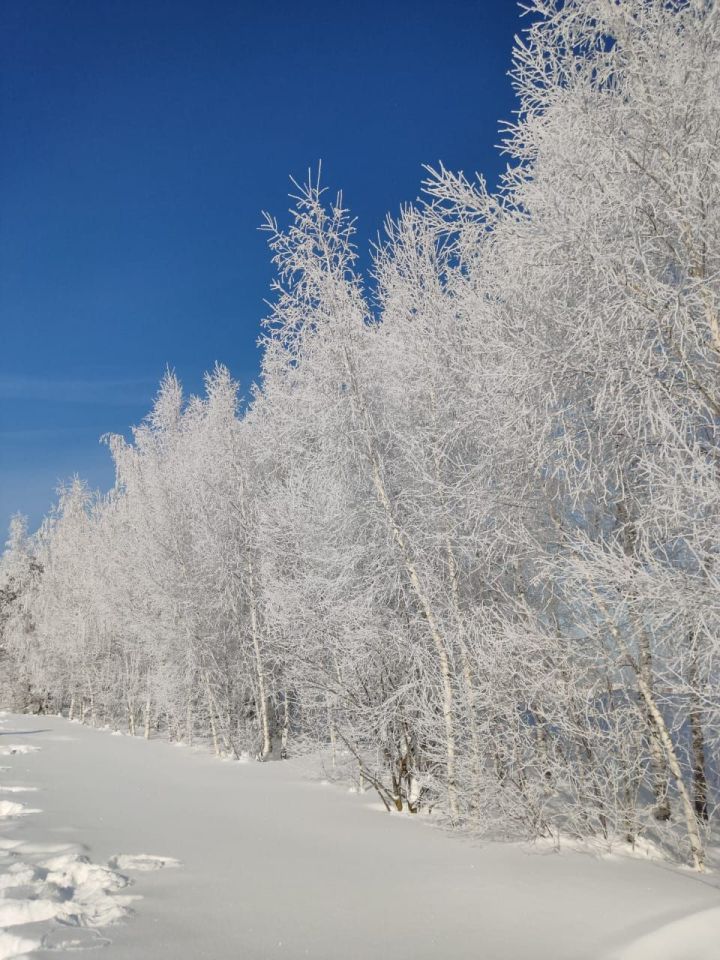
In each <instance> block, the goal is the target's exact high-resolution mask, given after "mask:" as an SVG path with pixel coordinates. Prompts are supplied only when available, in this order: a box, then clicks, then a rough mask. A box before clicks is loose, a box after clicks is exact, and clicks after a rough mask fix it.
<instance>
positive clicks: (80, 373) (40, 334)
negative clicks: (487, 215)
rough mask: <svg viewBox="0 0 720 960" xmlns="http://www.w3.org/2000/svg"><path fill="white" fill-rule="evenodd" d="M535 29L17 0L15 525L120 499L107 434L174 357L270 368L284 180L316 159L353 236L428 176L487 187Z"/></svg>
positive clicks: (111, 1) (6, 31) (394, 11)
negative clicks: (263, 224) (78, 481)
mask: <svg viewBox="0 0 720 960" xmlns="http://www.w3.org/2000/svg"><path fill="white" fill-rule="evenodd" d="M521 27H522V23H521V20H520V17H519V11H518V9H517V7H516V6H515V3H514V2H513V0H475V2H471V0H445V2H444V3H442V4H440V3H437V2H432V3H431V2H426V0H412V2H404V0H403V2H398V0H384V2H376V0H354V2H351V3H348V2H344V0H334V2H332V0H305V2H302V3H301V2H293V3H290V2H280V0H258V2H252V3H250V2H241V0H234V2H224V0H2V2H0V79H1V88H0V137H1V141H0V142H2V150H1V151H0V325H1V329H2V345H1V347H0V524H2V525H4V524H5V523H6V521H7V519H8V518H9V516H10V514H11V513H13V512H14V511H16V510H21V511H23V512H25V513H27V514H29V516H30V519H31V523H32V524H33V525H35V524H37V523H38V522H39V520H40V519H41V517H42V515H43V513H44V512H45V511H46V510H47V508H48V506H49V505H50V503H51V501H52V499H53V491H54V488H55V487H56V486H57V483H58V481H59V480H61V479H63V478H66V477H68V476H70V475H71V474H72V473H74V472H78V473H79V474H80V475H81V476H84V477H85V478H87V479H88V480H89V481H90V483H91V484H92V485H97V486H101V487H103V488H107V487H108V486H110V485H111V483H112V467H111V463H110V458H109V454H108V451H107V450H106V449H105V448H104V447H101V446H100V445H99V444H98V438H99V436H100V435H101V434H102V433H105V432H107V431H113V432H126V431H127V429H128V427H129V426H130V425H131V424H134V423H138V422H139V421H140V420H141V419H142V417H143V416H144V415H145V413H146V412H147V409H148V405H149V404H150V402H151V400H152V397H153V394H154V392H155V388H156V384H157V381H158V380H159V378H160V377H161V376H162V374H163V371H164V369H165V368H166V367H167V366H168V365H169V366H171V367H173V368H175V370H176V371H177V372H178V374H179V375H180V377H181V379H182V380H183V382H184V383H185V384H186V386H187V387H188V388H189V389H190V390H191V391H195V392H196V391H198V390H199V389H200V386H201V377H202V373H203V371H204V370H205V369H207V368H209V367H211V366H212V365H213V363H214V362H215V361H216V360H219V361H221V362H223V363H226V364H227V365H228V366H229V367H230V369H231V370H232V372H233V373H234V375H235V376H236V377H239V378H240V379H241V381H242V383H243V384H244V385H246V384H248V383H249V382H250V381H251V380H252V379H253V378H254V377H255V376H256V374H257V368H258V352H257V348H256V346H255V342H256V339H257V335H258V331H259V327H258V324H259V321H260V319H261V317H262V316H263V315H264V306H263V298H264V297H265V296H267V292H268V286H269V283H270V279H271V269H270V264H269V257H268V253H267V249H266V246H265V241H264V238H263V235H262V234H261V233H259V232H258V231H257V229H256V228H257V226H258V224H259V222H260V211H261V210H263V209H267V210H270V211H272V212H274V213H277V214H279V215H282V214H283V213H284V212H285V211H286V210H287V207H288V201H287V197H286V195H287V192H288V188H289V183H288V175H290V174H293V175H295V176H296V177H303V176H304V174H305V171H306V170H307V168H308V166H310V165H313V166H314V165H315V164H316V163H317V161H318V159H322V162H323V172H324V179H325V182H326V184H327V185H328V186H330V187H331V188H332V189H333V190H335V189H337V188H342V189H343V191H344V197H345V201H346V204H347V205H348V206H349V207H350V208H351V209H352V211H353V212H354V213H355V214H356V215H357V216H358V217H359V224H358V226H359V235H360V242H361V243H366V242H367V241H368V239H369V238H371V237H374V236H375V235H376V233H377V230H378V229H379V228H380V226H381V224H382V220H383V217H384V215H385V213H386V212H387V211H396V210H397V209H398V206H399V205H400V203H402V202H403V201H407V200H412V199H414V198H415V197H416V196H417V195H418V192H419V185H420V180H421V178H422V169H421V164H423V163H432V162H436V161H438V160H442V161H443V162H444V163H445V164H446V165H447V166H449V167H451V168H454V169H464V170H465V171H466V172H472V171H475V170H480V171H482V172H484V173H485V174H486V175H487V176H488V178H489V179H490V180H494V179H495V178H496V176H497V174H498V172H499V171H500V170H501V168H502V167H503V166H504V162H503V161H502V158H501V157H500V156H499V155H498V153H497V151H496V150H495V148H494V144H496V143H497V142H498V139H499V138H498V122H499V121H500V120H501V119H504V118H508V117H509V116H510V114H511V111H512V110H513V109H514V101H513V96H512V91H511V88H510V83H509V80H508V78H507V75H506V74H507V70H508V68H509V65H510V50H511V45H512V39H513V34H514V33H516V32H517V31H518V30H519V29H521Z"/></svg>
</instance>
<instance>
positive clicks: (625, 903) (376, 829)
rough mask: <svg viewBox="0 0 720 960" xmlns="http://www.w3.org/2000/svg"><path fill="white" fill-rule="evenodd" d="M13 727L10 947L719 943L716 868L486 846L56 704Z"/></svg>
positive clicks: (315, 953)
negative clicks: (64, 713)
mask: <svg viewBox="0 0 720 960" xmlns="http://www.w3.org/2000/svg"><path fill="white" fill-rule="evenodd" d="M0 731H1V732H0V752H2V753H3V754H4V756H3V757H2V764H3V769H2V770H0V797H2V799H1V800H0V802H1V803H2V804H4V805H5V806H4V809H5V810H6V815H5V816H4V817H2V819H0V837H1V838H2V842H1V843H0V924H2V923H3V922H5V923H8V926H7V927H6V931H5V934H4V940H3V939H2V937H1V936H0V960H3V958H9V957H15V956H18V955H19V953H21V952H22V950H28V949H30V947H31V946H32V943H33V942H35V943H37V942H40V941H42V940H43V938H45V945H46V947H49V948H53V949H59V948H62V947H63V945H64V946H65V947H66V948H67V946H68V945H69V944H70V943H71V942H73V941H74V942H75V946H76V947H78V948H79V947H83V948H85V953H84V954H83V955H84V956H87V957H93V956H98V957H100V956H105V957H107V960H204V958H207V960H231V958H232V960H235V958H242V960H260V958H267V957H275V956H277V957H286V958H301V957H305V956H307V957H314V958H327V960H330V958H332V960H338V958H343V960H345V958H358V960H360V958H363V960H366V958H368V957H373V956H386V955H387V956H392V957H393V958H394V960H403V958H408V960H409V958H413V960H440V958H445V957H447V958H453V960H462V958H471V957H472V958H478V960H501V958H502V960H515V958H517V960H591V958H602V960H606V958H607V960H609V958H613V960H615V958H617V960H645V958H652V960H713V958H714V957H720V950H718V952H717V953H715V954H713V953H712V952H710V953H708V952H707V949H708V947H707V944H708V930H710V933H711V934H712V931H713V929H714V928H715V927H718V928H719V932H720V922H719V917H718V912H717V907H718V904H719V903H720V893H719V892H718V889H717V888H716V887H715V886H714V885H713V883H712V879H711V878H710V882H707V881H705V880H700V879H698V878H696V877H695V876H693V875H691V874H689V873H683V872H679V871H675V870H673V869H670V868H667V867H661V866H658V865H654V864H652V863H645V862H639V861H635V860H623V859H620V858H616V859H614V860H612V861H603V860H598V859H595V858H592V857H590V856H587V855H582V854H579V853H571V852H568V853H563V854H562V855H557V854H553V853H548V852H545V853H540V852H529V851H526V850H523V849H521V848H519V847H517V846H513V845H502V844H479V843H472V842H469V841H468V840H466V839H462V838H459V837H456V836H448V835H446V834H444V833H443V832H441V831H440V830H435V829H432V828H431V827H430V826H429V825H428V824H427V823H423V822H417V821H414V820H412V819H410V818H407V817H396V816H388V815H386V814H381V813H379V812H378V810H377V809H376V807H377V805H376V804H375V803H374V801H373V799H372V797H371V795H367V796H366V797H358V796H357V795H354V794H349V793H345V792H344V791H342V790H340V789H339V788H336V787H330V786H327V785H323V784H322V783H320V782H318V781H312V780H308V779H306V775H305V773H304V769H305V768H304V766H303V765H301V764H296V763H295V762H293V761H288V762H287V763H272V764H264V765H260V764H255V763H244V764H243V763H229V762H225V763H223V762H219V761H217V760H214V759H213V758H211V757H210V756H208V755H206V754H205V753H204V752H203V751H201V750H198V751H195V750H190V749H188V748H183V747H178V746H173V745H170V744H167V743H163V742H152V741H151V742H145V741H143V740H141V739H133V738H129V737H113V736H110V735H109V734H108V733H107V732H103V731H96V730H91V729H88V728H85V727H82V726H80V725H79V724H70V723H68V722H67V721H64V720H61V719H58V718H52V717H40V718H29V717H13V716H6V717H5V718H4V726H2V727H1V728H0ZM25 748H33V749H31V750H27V749H25ZM10 788H37V789H36V790H35V791H34V792H29V791H23V790H18V789H15V790H11V789H10ZM5 798H7V799H5ZM8 804H10V805H11V806H8ZM14 804H17V805H22V808H21V809H16V808H15V807H13V806H12V805H14ZM29 808H32V810H33V812H32V813H31V812H29ZM0 816H1V814H0ZM178 861H179V863H178ZM20 864H22V865H23V866H22V867H20V866H19V865H20ZM167 867H175V869H166V868H167ZM23 870H24V871H25V873H22V871H23ZM28 871H30V873H28ZM13 873H14V874H15V876H13ZM129 881H132V883H131V884H130V883H129ZM63 898H64V899H63ZM129 898H136V899H132V900H131V899H129ZM3 911H4V912H3ZM693 915H694V916H693ZM3 917H4V918H5V919H4V920H3ZM23 919H24V920H25V921H28V922H25V923H20V922H19V921H21V920H23ZM33 920H36V922H29V921H33ZM118 920H121V921H122V922H114V923H111V924H110V925H108V923H107V921H118ZM78 923H79V924H80V926H77V925H76V924H78ZM661 928H662V932H658V931H661ZM653 937H654V938H655V939H653ZM717 939H718V938H716V940H717ZM108 941H110V948H109V949H108V950H101V949H100V948H101V947H102V946H103V945H104V944H106V943H107V942H108ZM23 942H25V944H26V945H25V946H23ZM703 942H704V943H705V946H704V947H703ZM709 942H710V948H709V949H712V936H711V937H710V941H709ZM678 944H679V945H680V946H679V947H678ZM666 947H667V949H666ZM703 949H704V950H705V951H706V952H704V953H703V952H701V950H703ZM678 950H679V952H678ZM683 950H685V952H682V951H683ZM673 951H674V952H673ZM41 955H44V954H40V953H38V954H37V956H41ZM33 956H35V954H33Z"/></svg>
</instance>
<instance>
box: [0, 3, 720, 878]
mask: <svg viewBox="0 0 720 960" xmlns="http://www.w3.org/2000/svg"><path fill="white" fill-rule="evenodd" d="M532 7H533V11H532V15H531V18H530V23H531V25H530V27H529V29H528V31H527V32H526V33H525V35H524V38H523V39H522V40H518V41H517V42H516V47H515V51H514V69H513V73H512V76H513V81H514V84H515V87H516V90H517V94H518V97H519V113H518V115H517V118H516V121H515V122H514V123H513V124H511V125H509V126H508V128H507V130H506V133H505V141H504V149H505V150H506V152H507V154H508V156H509V158H510V163H509V166H508V171H507V173H506V175H505V177H504V179H503V181H502V183H501V187H500V189H499V190H498V191H497V192H496V193H494V194H493V193H490V192H488V190H487V189H486V187H485V184H484V182H483V181H482V180H480V179H477V180H472V181H471V180H468V179H467V178H466V177H464V176H463V175H462V174H453V173H451V172H449V171H447V170H446V169H444V168H442V167H441V168H440V169H438V170H435V171H428V179H427V181H426V183H425V184H424V188H425V193H426V202H424V203H422V204H418V205H416V206H413V207H408V208H406V209H404V210H403V211H402V212H401V214H400V216H399V217H398V218H397V219H396V220H394V221H392V222H388V225H387V231H386V239H385V241H384V242H383V243H382V244H380V245H379V246H378V248H377V249H376V250H375V254H374V266H373V282H372V287H371V290H372V292H371V293H368V292H367V291H366V289H365V288H364V287H363V284H362V282H361V279H360V277H359V276H358V274H357V272H356V267H355V264H356V253H355V250H354V247H353V242H352V237H353V225H352V221H351V220H349V219H348V215H347V213H346V211H345V210H344V209H343V208H342V204H341V202H340V201H339V200H338V201H337V202H336V203H335V204H332V203H326V201H325V196H324V194H323V193H322V191H321V190H320V189H319V186H318V185H317V184H315V183H313V182H309V183H308V184H307V185H306V186H304V187H302V188H298V196H297V198H296V205H295V208H294V210H293V212H292V218H291V221H290V224H289V226H288V227H287V228H282V227H280V226H278V225H277V223H276V222H275V221H274V220H273V219H272V218H268V220H267V222H266V224H265V227H266V229H267V231H268V236H269V242H270V247H271V250H272V253H273V257H274V263H275V266H276V268H277V278H278V279H277V283H276V290H275V298H274V306H273V308H272V313H271V316H270V317H269V318H268V320H267V321H266V323H265V328H264V330H265V332H264V336H263V339H262V345H263V361H262V377H261V384H260V386H259V388H257V389H256V390H255V391H254V393H253V396H252V398H251V399H250V402H249V403H248V404H246V405H245V406H244V407H243V408H242V411H240V409H239V406H238V396H237V385H236V384H235V383H234V382H233V381H232V379H231V378H230V376H229V374H228V373H227V371H226V370H224V369H223V368H217V369H216V370H215V371H213V372H212V373H211V374H209V375H208V377H207V381H206V393H205V396H204V397H202V398H197V397H192V398H190V399H189V400H185V399H184V398H183V395H182V392H181V389H180V386H179V384H178V383H177V381H176V380H175V378H174V377H173V376H168V377H166V379H165V380H164V381H163V383H162V386H161V389H160V392H159V395H158V398H157V400H156V402H155V405H154V407H153V410H152V412H151V413H150V415H149V416H148V418H147V420H146V421H145V422H144V423H143V424H142V425H141V426H140V427H139V428H137V429H135V430H134V431H133V439H132V442H130V443H128V442H126V441H125V440H123V439H122V438H118V437H111V438H109V446H110V449H111V452H112V456H113V457H114V460H115V464H116V470H117V482H116V485H115V488H114V489H113V490H112V491H111V492H110V493H109V494H108V495H106V496H98V495H91V494H90V493H89V492H88V491H87V490H86V488H85V487H84V486H83V485H82V484H81V483H80V482H78V481H75V482H73V483H72V484H71V485H69V486H68V487H67V488H66V489H64V490H63V491H62V492H61V495H60V499H59V503H58V505H57V507H56V509H55V510H54V511H53V512H52V513H51V515H50V516H49V518H48V519H47V520H46V522H45V523H44V524H43V526H42V527H41V529H40V530H39V531H38V533H37V534H35V535H34V536H33V537H28V536H27V533H26V532H25V531H24V529H23V527H22V523H21V522H20V521H15V523H14V525H13V529H12V532H11V539H10V543H9V546H8V550H7V552H6V554H5V558H4V561H3V579H2V584H1V589H2V594H1V596H0V600H1V601H2V612H1V614H0V615H1V616H2V626H3V648H4V661H3V670H4V673H3V683H4V685H5V690H6V694H5V696H6V699H7V700H8V702H13V703H14V704H15V705H16V706H20V707H29V708H32V709H52V710H64V711H67V712H68V713H69V714H70V715H71V716H73V717H76V718H84V719H85V720H87V721H92V722H96V723H111V724H116V725H120V724H123V725H124V724H127V725H128V727H129V729H130V732H134V733H138V734H141V733H142V732H143V731H144V733H145V735H146V736H147V735H150V734H151V733H155V732H156V731H161V732H162V733H163V734H164V735H167V736H170V737H173V738H178V739H183V740H185V741H191V740H192V739H193V738H194V737H195V738H197V737H205V738H208V739H211V740H212V742H213V743H214V746H215V750H216V751H217V752H218V753H226V754H230V755H233V754H239V753H241V752H244V751H250V752H252V753H254V754H256V755H258V756H260V757H262V758H266V757H270V756H284V755H285V754H286V753H288V752H292V751H293V750H296V749H301V748H302V749H307V748H308V747H312V746H316V745H327V746H328V749H330V750H331V751H332V754H333V757H335V758H338V757H341V758H342V763H344V764H345V765H346V767H347V769H348V770H350V769H352V771H353V775H354V776H356V777H358V778H359V780H360V781H361V783H364V784H366V785H372V786H373V787H374V788H375V789H376V790H377V791H378V793H379V794H380V796H381V797H382V798H383V800H384V802H385V803H386V805H387V806H388V808H398V809H403V808H407V809H409V810H411V811H415V810H418V809H429V808H432V807H437V808H438V809H440V810H443V811H444V812H445V814H446V815H447V817H448V818H450V819H451V820H452V821H454V822H458V823H466V824H470V825H471V826H473V827H474V828H482V829H486V830H492V831H494V832H498V831H502V832H504V833H506V834H510V835H526V836H534V837H538V836H550V835H556V834H557V832H559V831H563V832H565V833H569V834H574V835H575V836H581V837H588V836H600V837H604V838H606V839H607V840H608V841H616V840H618V839H620V840H622V841H629V842H634V841H635V840H636V839H637V838H638V837H639V836H641V835H643V834H644V833H645V834H647V833H648V832H649V833H650V834H652V835H654V836H661V837H663V838H664V840H665V841H666V842H667V843H672V842H675V843H678V844H681V845H682V849H683V850H685V851H686V855H687V856H688V857H689V859H690V860H691V862H692V863H694V865H695V866H696V867H698V868H702V866H703V861H704V852H703V851H704V844H705V840H706V836H707V832H708V830H709V829H710V827H711V825H712V820H713V817H714V812H715V804H716V803H717V799H718V792H717V776H718V771H717V767H716V759H717V757H718V748H719V747H720V736H719V734H720V660H719V655H720V641H719V637H720V568H719V565H718V552H719V549H720V445H719V444H718V440H719V436H718V430H719V427H720V314H719V310H720V219H719V217H720V213H719V211H720V189H719V188H720V162H719V158H720V107H719V104H720V15H719V14H718V10H717V7H716V5H715V4H714V3H703V2H672V0H621V2H616V0H565V2H563V3H559V2H558V3H556V2H555V0H535V2H534V3H533V4H532ZM338 762H340V761H338ZM678 849H679V848H678Z"/></svg>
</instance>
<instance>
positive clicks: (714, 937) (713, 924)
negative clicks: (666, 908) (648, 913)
mask: <svg viewBox="0 0 720 960" xmlns="http://www.w3.org/2000/svg"><path fill="white" fill-rule="evenodd" d="M718 957H720V907H711V908H710V909H709V910H702V911H700V912H699V913H694V914H691V915H690V916H688V917H681V918H680V919H679V920H673V921H672V922H671V923H667V924H665V925H663V926H662V927H660V928H658V929H657V930H652V931H650V933H646V934H644V935H643V936H640V937H638V939H637V940H634V941H633V942H632V943H630V944H628V945H627V946H626V947H625V948H623V949H622V950H620V951H618V952H617V953H614V954H613V955H612V957H611V958H610V960H718Z"/></svg>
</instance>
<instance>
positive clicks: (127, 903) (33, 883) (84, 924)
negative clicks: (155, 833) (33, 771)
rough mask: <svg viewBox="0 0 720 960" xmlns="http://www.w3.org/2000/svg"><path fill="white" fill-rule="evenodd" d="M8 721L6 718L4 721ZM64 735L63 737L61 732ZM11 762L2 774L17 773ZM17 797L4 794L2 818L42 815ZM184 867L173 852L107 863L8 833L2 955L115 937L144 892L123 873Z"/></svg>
mask: <svg viewBox="0 0 720 960" xmlns="http://www.w3.org/2000/svg"><path fill="white" fill-rule="evenodd" d="M5 722H6V721H5V720H4V719H0V725H2V724H4V723H5ZM55 739H56V740H60V741H62V740H63V738H61V737H60V738H55ZM39 750H40V748H39V747H37V746H34V745H29V744H13V745H11V746H2V747H0V754H3V755H5V756H11V757H14V756H23V755H26V754H29V753H37V752H38V751H39ZM11 770H12V768H11V767H3V768H2V772H3V773H7V772H8V771H11ZM36 791H37V787H35V786H31V785H10V784H2V783H0V793H26V792H36ZM41 812H42V811H41V810H38V809H34V808H31V807H27V806H25V805H24V804H22V803H18V802H15V801H12V800H0V822H2V823H3V824H7V825H9V826H11V827H12V824H13V822H14V821H17V819H18V818H21V817H27V816H29V815H31V814H38V813H41ZM166 866H179V862H178V861H177V860H174V859H173V858H170V857H159V856H155V855H152V854H135V855H133V854H118V855H116V856H114V857H112V858H110V861H109V863H108V865H107V866H101V865H99V864H96V863H93V862H91V860H90V859H89V858H88V857H87V856H86V855H85V854H84V853H83V852H82V847H81V846H80V845H78V844H74V843H71V844H58V843H43V842H24V841H22V840H19V839H15V838H14V837H11V836H0V870H4V872H3V873H0V960H19V958H25V957H28V956H29V955H32V954H33V953H34V951H36V950H42V951H43V952H45V951H62V952H64V951H77V950H82V949H89V948H93V947H98V946H106V945H108V944H109V943H110V941H109V940H108V939H107V938H104V937H101V936H99V935H98V934H97V933H96V931H97V929H98V928H101V927H107V926H110V925H111V924H115V923H117V922H118V921H120V920H122V919H124V918H125V917H127V916H128V914H130V913H131V909H132V908H131V904H132V903H133V902H134V901H136V900H138V899H141V898H140V897H139V896H138V895H137V894H129V893H126V892H124V893H119V891H124V890H125V889H126V888H127V887H129V886H130V885H131V884H132V882H133V881H132V880H131V878H130V877H128V876H126V875H125V873H124V872H123V871H129V872H132V871H148V870H159V869H162V868H163V867H166ZM17 927H23V928H25V927H31V928H32V929H33V931H34V930H35V929H37V930H38V936H39V938H38V939H36V938H32V939H31V938H30V937H29V936H25V935H19V934H18V933H16V932H15V928H17Z"/></svg>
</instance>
